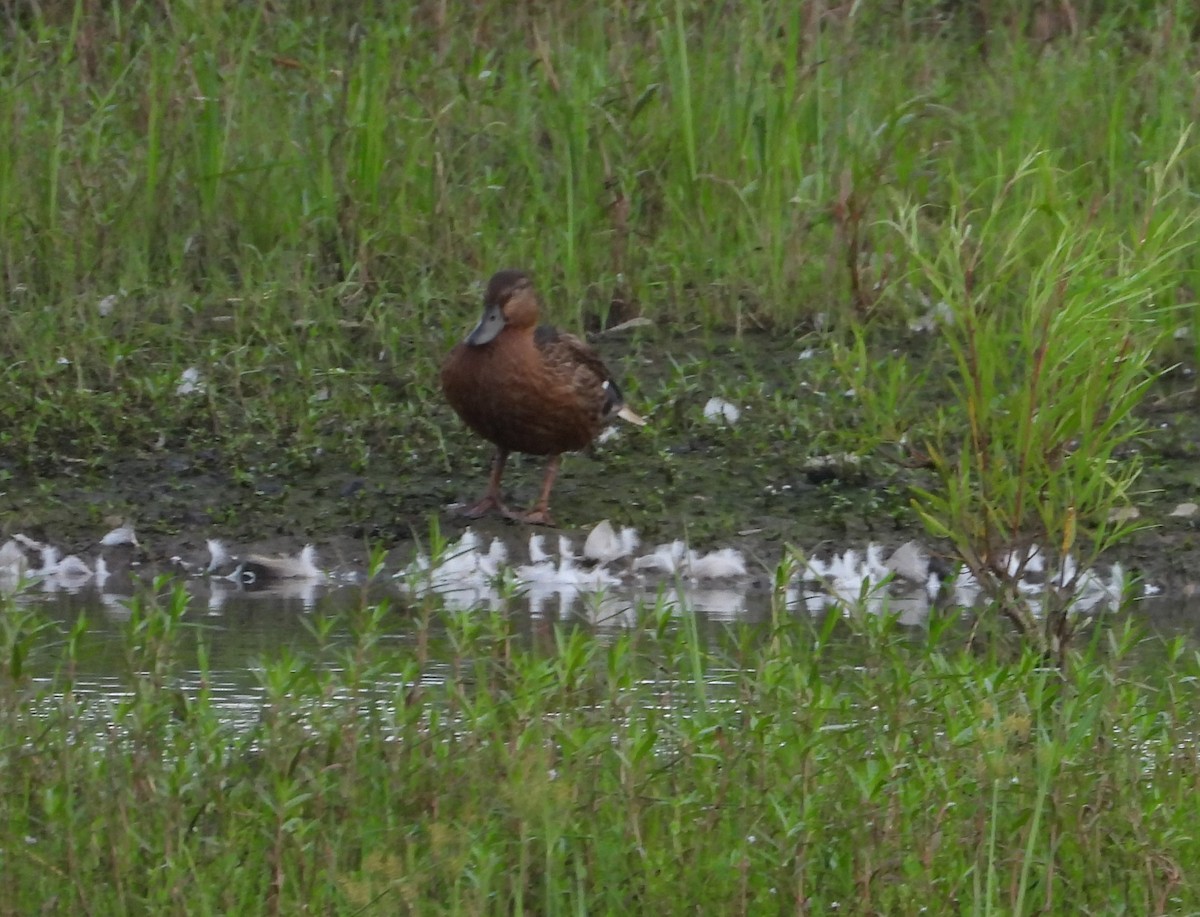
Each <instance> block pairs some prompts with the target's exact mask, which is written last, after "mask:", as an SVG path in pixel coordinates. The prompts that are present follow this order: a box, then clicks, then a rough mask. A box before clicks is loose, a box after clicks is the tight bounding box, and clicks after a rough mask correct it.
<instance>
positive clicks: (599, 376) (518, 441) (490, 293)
mask: <svg viewBox="0 0 1200 917" xmlns="http://www.w3.org/2000/svg"><path fill="white" fill-rule="evenodd" d="M537 321H538V297H537V293H536V292H535V291H534V288H533V281H532V280H531V279H530V278H529V275H528V274H526V273H525V272H524V271H499V272H498V273H496V274H494V275H493V276H492V279H491V280H489V281H488V286H487V293H486V294H485V295H484V298H483V318H482V319H480V321H479V324H478V325H476V326H475V329H474V330H473V331H472V332H471V333H470V334H468V335H467V336H466V338H465V339H464V340H463V341H461V342H460V343H459V344H457V345H456V346H455V347H454V349H453V350H451V351H450V353H449V354H448V355H447V357H446V360H445V362H444V363H443V364H442V391H443V392H445V394H446V400H447V401H449V402H450V406H451V407H452V408H454V410H455V412H456V413H457V414H458V416H459V417H461V418H462V419H463V422H464V423H466V425H467V426H468V427H470V428H471V429H472V430H474V431H475V432H476V433H478V434H479V435H480V436H482V437H483V438H484V439H486V440H488V441H490V442H492V443H494V444H495V446H496V457H495V459H494V460H493V462H492V474H491V477H490V478H489V480H488V488H487V492H486V493H485V494H484V495H483V498H482V499H481V500H479V501H478V502H477V503H474V504H472V505H471V506H468V507H466V508H465V509H464V510H462V512H463V514H464V515H466V516H470V517H472V518H476V517H479V516H482V515H484V514H485V513H488V512H491V511H493V510H496V511H498V512H500V513H503V514H504V515H505V516H508V517H510V518H513V519H520V520H522V521H524V522H530V523H535V524H540V525H553V524H554V521H553V519H552V518H551V516H550V490H551V488H553V487H554V479H555V477H556V476H557V475H558V469H559V465H560V464H561V462H562V453H564V452H575V451H578V450H580V449H583V448H584V447H586V446H587V445H588V444H589V443H590V442H591V441H592V440H593V439H595V438H596V436H597V434H599V433H600V431H601V430H602V429H604V427H605V426H606V425H607V424H609V423H611V422H612V421H613V420H615V419H616V418H617V417H621V418H623V419H625V420H628V421H629V422H630V423H635V424H637V425H638V426H642V425H644V424H645V423H646V421H645V420H643V419H642V418H641V417H639V416H638V415H637V414H635V413H634V412H633V411H632V410H630V408H629V407H628V406H627V405H626V404H625V401H624V399H623V398H622V397H621V390H620V389H619V388H617V383H616V382H614V381H613V378H612V374H611V373H610V372H609V371H608V368H607V367H606V366H605V365H604V362H603V361H602V360H601V359H600V357H598V356H597V355H596V353H595V351H593V350H592V349H591V348H590V347H588V345H587V344H585V343H584V342H583V341H581V340H580V339H579V338H577V337H575V336H574V335H572V334H565V333H563V332H561V331H558V330H556V329H554V328H551V327H549V326H547V325H543V326H541V327H538V326H537ZM510 452H525V453H527V454H530V455H548V456H550V461H549V463H548V464H547V465H546V476H545V479H544V480H543V481H542V493H541V496H540V497H539V498H538V501H537V503H535V504H534V506H533V507H532V508H531V509H530V510H529V511H528V512H524V513H521V512H514V511H512V510H510V509H509V508H508V507H507V506H505V505H504V500H503V497H502V495H501V492H500V479H501V477H502V476H503V474H504V464H505V462H506V461H507V460H508V454H509V453H510Z"/></svg>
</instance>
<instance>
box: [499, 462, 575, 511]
mask: <svg viewBox="0 0 1200 917" xmlns="http://www.w3.org/2000/svg"><path fill="white" fill-rule="evenodd" d="M561 464H562V456H561V455H552V456H550V461H549V462H548V463H547V464H546V476H545V477H544V478H543V479H542V495H541V496H540V497H538V501H537V503H535V504H534V505H533V508H532V509H530V510H529V511H528V512H524V513H510V514H509V515H511V516H512V518H514V519H520V520H521V521H522V522H528V523H529V524H530V525H554V519H553V518H552V517H551V516H550V491H551V489H552V488H553V487H554V479H555V478H557V477H558V468H559V466H560V465H561Z"/></svg>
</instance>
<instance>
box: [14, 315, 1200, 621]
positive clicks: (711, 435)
mask: <svg viewBox="0 0 1200 917" xmlns="http://www.w3.org/2000/svg"><path fill="white" fill-rule="evenodd" d="M600 346H601V349H602V350H607V351H608V353H605V356H606V358H607V359H609V360H610V362H611V363H613V364H615V365H617V366H619V367H620V371H621V372H623V373H624V375H625V376H626V377H632V378H634V379H637V380H638V381H639V383H640V384H639V385H636V386H635V387H634V388H633V391H632V393H631V401H633V402H634V403H635V404H637V403H638V399H639V396H640V397H641V399H642V406H645V402H651V403H652V404H651V406H652V410H650V411H648V413H650V414H651V415H652V417H651V427H650V428H648V429H647V430H635V429H623V430H621V432H620V434H619V436H618V437H616V438H615V439H613V440H610V441H608V442H606V443H604V444H602V445H599V446H597V447H596V448H595V449H594V450H593V454H590V455H589V454H581V455H571V456H568V457H567V458H566V460H565V463H564V468H563V472H562V474H561V475H560V476H559V479H558V483H557V485H556V487H555V490H554V494H553V498H552V509H553V512H554V514H555V516H556V518H557V520H558V522H559V523H560V525H561V529H560V530H561V531H562V532H564V533H566V534H568V535H571V536H573V537H574V538H575V539H576V540H577V541H581V540H582V537H583V536H584V534H585V533H586V532H587V531H588V530H589V529H590V528H591V527H593V526H594V525H595V524H596V523H597V522H599V521H600V520H602V519H609V520H611V521H612V522H613V523H614V524H615V525H618V526H633V527H634V528H635V529H637V531H638V533H639V534H640V536H641V539H642V543H643V544H644V545H653V544H655V543H657V542H665V541H672V540H675V539H682V540H684V541H685V542H687V543H688V544H689V545H691V546H693V547H697V548H703V549H711V548H717V547H733V548H736V549H738V550H740V551H742V552H743V553H744V554H745V556H746V559H747V562H748V565H749V566H750V567H751V568H752V570H753V571H754V575H755V576H757V577H761V578H763V579H764V580H767V579H769V578H770V575H771V571H772V570H773V568H774V566H775V565H776V564H777V563H778V561H779V560H780V558H781V557H782V556H783V555H784V553H785V551H786V549H787V546H788V545H796V546H798V547H800V548H801V549H802V550H804V551H805V552H807V553H810V554H819V553H821V552H822V551H844V550H846V549H848V548H856V549H860V550H861V549H862V548H864V547H865V546H866V545H867V544H868V543H878V544H880V545H883V546H884V547H885V548H894V547H896V546H898V545H900V544H902V543H903V542H905V541H908V540H910V539H917V540H918V541H921V542H922V543H923V544H925V545H926V546H927V548H928V549H929V550H930V551H931V553H933V554H934V555H937V554H939V552H943V551H944V546H941V545H938V544H937V543H935V542H932V541H930V540H929V539H928V538H927V537H926V536H925V535H924V533H923V531H922V529H921V526H920V523H919V520H918V519H917V517H916V514H915V513H914V512H913V510H912V506H911V488H912V487H913V486H914V485H916V486H921V487H931V486H936V483H935V481H934V479H933V477H932V474H931V473H930V472H929V470H928V469H926V468H921V467H919V465H917V466H914V464H913V463H911V462H908V461H906V456H905V455H904V454H902V453H901V452H900V451H899V450H896V449H888V448H882V449H877V450H873V451H870V452H867V453H866V454H863V455H861V456H859V460H856V461H855V462H854V463H848V462H840V461H838V460H834V461H832V462H830V461H828V460H826V458H825V456H826V453H824V452H823V451H822V449H823V448H824V447H826V446H829V445H831V444H832V445H836V444H837V441H838V436H839V434H840V432H841V431H839V426H838V425H839V423H840V422H841V417H842V416H844V417H845V418H847V423H848V424H849V423H852V420H853V405H852V403H850V402H849V399H848V398H847V397H841V398H837V399H835V398H831V397H830V396H829V395H828V394H826V393H823V392H818V391H816V387H817V383H814V381H813V379H814V375H817V374H820V373H821V372H823V370H822V369H820V367H819V363H813V362H812V361H809V362H804V361H800V360H798V359H797V352H800V351H802V350H803V342H802V341H801V342H797V341H796V340H789V341H786V342H772V341H767V340H763V339H758V340H751V341H750V342H749V343H748V342H747V341H745V340H743V341H742V342H740V343H722V342H715V343H714V342H703V343H701V344H694V345H690V347H689V346H682V345H680V346H675V347H674V348H673V350H672V353H671V357H670V359H669V360H666V359H664V357H663V354H662V351H663V344H662V341H661V340H659V341H655V340H648V341H647V340H641V341H639V342H637V343H636V344H630V343H629V342H612V341H603V342H601V345H600ZM914 346H917V347H922V346H925V345H924V344H923V343H921V342H918V343H917V344H916V345H914ZM814 366H816V367H817V368H816V369H814V368H813V367H814ZM824 378H825V383H823V384H825V385H826V386H827V384H828V380H827V377H824ZM714 395H720V396H721V397H722V398H724V399H726V400H727V401H730V402H732V403H734V404H737V405H738V406H739V407H740V409H741V410H740V417H739V418H738V420H737V422H736V423H732V424H731V423H728V422H726V421H725V419H724V418H723V417H722V418H720V419H719V420H718V422H713V420H712V419H710V418H706V417H705V416H704V407H705V404H706V402H707V401H708V400H709V399H710V398H711V397H712V396H714ZM378 408H379V410H381V411H386V410H387V405H379V406H378ZM433 410H434V411H435V412H440V413H438V414H437V417H436V420H437V422H438V423H439V424H440V425H441V426H442V428H443V429H444V430H445V444H444V446H443V448H441V449H438V450H424V451H420V450H413V449H411V448H408V447H407V444H406V443H405V442H402V441H401V442H396V443H395V447H394V448H393V449H389V450H387V451H386V452H383V453H377V454H376V455H375V456H374V457H373V458H372V461H371V462H370V465H369V467H367V468H365V469H363V470H361V471H356V470H353V469H351V468H350V467H349V466H348V462H347V460H346V457H345V456H342V455H337V454H327V455H323V456H321V457H319V458H318V459H316V460H315V461H314V462H313V463H312V464H311V467H309V468H307V469H305V470H304V471H303V472H300V473H297V472H281V471H278V470H277V469H272V468H271V467H269V466H268V465H265V464H264V465H263V466H260V467H257V468H250V469H245V468H241V469H232V468H230V467H228V466H227V464H226V463H225V462H224V461H223V460H222V456H221V454H220V451H219V450H218V449H215V448H214V449H195V450H191V451H169V450H164V451H154V452H144V453H140V454H134V455H114V456H108V457H104V458H103V459H102V460H101V461H98V462H93V463H91V464H90V465H89V467H88V470H87V471H80V472H79V473H77V474H75V473H70V472H69V471H68V472H62V471H60V472H57V473H54V474H51V475H40V474H36V473H34V472H32V471H30V470H28V469H18V468H9V469H7V480H6V481H5V484H4V495H3V505H4V507H5V510H4V516H5V519H4V523H3V529H4V534H5V535H10V536H11V535H12V534H14V533H16V532H21V533H23V534H25V535H28V536H30V537H32V538H37V539H39V540H45V541H48V542H51V543H53V544H55V545H57V546H58V547H60V548H61V550H62V551H63V552H64V553H79V554H80V555H81V556H83V555H86V554H87V553H88V552H89V551H94V550H95V543H96V540H97V539H98V538H99V537H100V535H102V534H103V533H104V532H105V531H107V529H108V528H109V527H111V526H113V525H119V524H122V523H126V522H127V523H130V524H132V525H133V526H134V527H135V529H136V531H137V533H138V538H139V541H140V548H139V551H138V552H137V554H136V559H137V563H138V566H139V567H140V568H141V569H142V570H144V571H158V570H165V569H171V568H172V565H173V564H175V563H177V561H178V560H179V559H182V560H183V561H184V562H185V564H186V565H189V566H193V567H194V566H195V565H199V564H203V563H206V562H207V557H208V555H207V547H206V545H207V541H208V540H209V539H213V538H217V539H221V540H222V541H224V542H226V543H228V544H231V545H236V546H237V547H238V548H239V549H242V550H246V551H259V552H263V553H291V552H296V551H298V550H299V549H300V548H301V547H303V546H304V545H306V544H313V545H315V546H316V547H317V549H318V552H319V556H320V563H321V566H322V567H323V568H325V569H328V570H334V571H354V570H357V571H363V570H365V569H366V568H367V566H368V563H369V560H370V557H371V554H372V551H383V552H385V563H386V564H387V566H388V567H389V568H390V569H392V570H396V569H399V568H400V567H402V566H403V565H404V564H405V563H407V562H408V561H410V560H411V559H412V557H413V556H414V555H415V553H416V552H417V550H418V549H419V548H420V547H421V546H422V545H424V544H427V543H428V540H429V537H430V526H431V523H432V524H436V525H437V526H439V527H440V530H441V532H442V534H443V535H444V536H445V537H446V538H448V539H451V540H452V539H454V538H456V537H458V535H459V534H461V531H462V530H463V529H464V528H465V526H466V525H467V524H468V522H467V520H464V519H462V518H461V517H459V516H458V515H457V514H456V513H455V512H454V511H453V509H452V508H451V507H452V506H453V504H455V503H457V502H459V501H464V500H470V499H473V498H475V497H476V496H478V493H479V492H481V491H482V489H483V486H484V484H485V481H486V475H487V468H488V463H489V461H490V457H491V452H490V448H489V447H488V446H487V444H485V443H482V442H479V441H478V440H474V439H472V438H471V437H470V436H468V435H467V434H466V433H465V431H463V430H461V428H460V427H459V425H458V423H457V421H456V419H455V418H454V417H453V415H452V414H451V413H450V412H449V410H448V409H447V408H445V407H444V406H442V405H438V406H435V407H434V408H433ZM1144 414H1145V418H1146V419H1147V421H1148V422H1149V423H1150V425H1151V427H1152V429H1151V430H1150V432H1149V433H1148V435H1147V436H1146V437H1145V438H1144V439H1143V440H1142V441H1141V442H1140V443H1138V445H1137V449H1138V451H1139V452H1140V458H1141V460H1142V461H1143V463H1144V466H1145V471H1144V474H1143V477H1142V479H1141V487H1140V492H1139V493H1138V495H1137V501H1138V502H1137V505H1136V509H1137V512H1138V513H1139V521H1141V522H1145V523H1147V524H1148V525H1147V528H1145V529H1144V530H1142V531H1140V532H1138V533H1137V534H1136V535H1134V537H1132V538H1131V539H1130V540H1129V541H1128V542H1127V543H1126V544H1125V545H1123V546H1122V547H1121V548H1120V549H1119V550H1118V551H1116V552H1114V554H1113V555H1112V556H1111V557H1110V558H1108V559H1109V560H1116V561H1120V562H1121V563H1122V564H1123V566H1125V568H1126V569H1127V570H1131V571H1133V572H1134V573H1135V574H1138V575H1140V576H1142V577H1144V578H1145V579H1146V580H1147V581H1153V582H1154V583H1156V584H1157V585H1159V586H1160V587H1161V588H1162V589H1164V591H1166V592H1168V593H1170V594H1172V595H1175V596H1179V597H1182V598H1188V597H1190V596H1192V595H1193V594H1194V593H1195V592H1196V591H1197V589H1198V588H1200V512H1198V513H1196V514H1193V515H1187V514H1183V515H1172V514H1173V513H1176V512H1177V511H1178V510H1179V508H1180V507H1181V506H1182V505H1186V504H1188V503H1189V502H1192V501H1196V502H1198V503H1200V462H1198V461H1197V458H1198V454H1200V448H1198V446H1197V444H1198V443H1200V410H1198V399H1197V395H1196V391H1195V386H1194V384H1193V380H1192V379H1191V378H1190V377H1189V376H1186V375H1183V374H1180V373H1176V374H1174V375H1172V376H1170V377H1168V378H1165V379H1164V380H1163V382H1162V383H1161V384H1160V385H1159V386H1158V387H1157V389H1156V390H1155V391H1154V392H1153V393H1152V395H1151V397H1149V398H1148V399H1147V402H1146V406H1145V411H1144ZM842 438H843V439H850V440H852V438H853V431H852V430H851V431H849V432H848V433H846V435H845V436H844V437H842ZM815 460H819V461H815ZM542 468H543V462H542V460H541V459H537V458H532V457H525V456H514V457H513V459H512V460H511V461H510V466H509V470H508V472H507V474H506V479H505V487H506V490H507V492H508V493H509V495H510V497H511V499H512V501H513V502H514V503H515V504H517V505H521V504H522V503H531V502H532V501H533V499H534V497H535V496H536V493H537V488H538V485H539V483H540V480H541V474H542ZM470 524H471V525H472V526H473V528H474V529H475V530H476V531H478V532H480V533H481V534H482V535H484V536H486V537H489V538H501V539H503V540H505V542H506V543H509V544H510V545H511V546H512V549H513V552H514V555H515V554H517V553H519V552H522V551H523V550H524V546H525V545H526V544H527V542H528V539H529V535H530V534H531V532H535V531H538V529H536V528H532V527H530V526H527V525H524V524H520V523H514V522H511V521H508V520H505V519H499V518H489V519H484V520H480V521H476V522H473V523H470ZM543 531H549V530H543Z"/></svg>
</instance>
